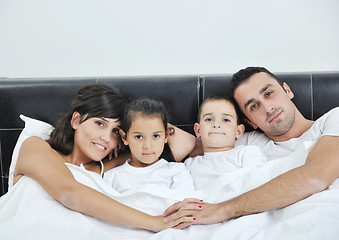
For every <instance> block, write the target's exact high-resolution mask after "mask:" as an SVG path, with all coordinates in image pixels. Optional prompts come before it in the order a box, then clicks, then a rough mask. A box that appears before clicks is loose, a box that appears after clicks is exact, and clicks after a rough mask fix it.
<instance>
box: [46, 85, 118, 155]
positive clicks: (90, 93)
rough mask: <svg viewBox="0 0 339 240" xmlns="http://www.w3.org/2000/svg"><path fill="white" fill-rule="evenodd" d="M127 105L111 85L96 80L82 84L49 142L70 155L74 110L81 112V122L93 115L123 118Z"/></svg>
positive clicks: (53, 146)
mask: <svg viewBox="0 0 339 240" xmlns="http://www.w3.org/2000/svg"><path fill="white" fill-rule="evenodd" d="M124 107H125V98H124V96H123V95H122V94H121V93H120V91H119V90H118V89H117V88H115V87H112V86H111V85H108V84H105V83H101V82H96V83H90V84H86V85H84V86H82V87H81V88H80V89H79V91H78V94H77V96H76V98H75V99H74V100H73V102H72V105H71V108H70V110H69V111H68V112H66V113H64V114H63V115H61V116H60V117H59V118H58V120H57V121H56V122H55V124H54V127H55V129H54V130H53V132H52V133H51V135H50V139H49V140H48V143H49V144H50V145H51V147H52V148H53V149H55V150H56V151H58V152H61V153H62V154H64V155H69V154H70V153H71V152H72V150H73V146H74V132H75V131H74V129H73V127H72V125H71V119H72V115H73V113H74V112H78V113H79V114H80V123H82V122H84V121H86V120H87V119H89V118H92V117H103V118H113V119H121V118H122V114H123V111H124Z"/></svg>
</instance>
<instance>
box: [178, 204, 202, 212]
mask: <svg viewBox="0 0 339 240" xmlns="http://www.w3.org/2000/svg"><path fill="white" fill-rule="evenodd" d="M202 208H203V204H202V203H186V204H182V206H181V208H180V210H201V209H202Z"/></svg>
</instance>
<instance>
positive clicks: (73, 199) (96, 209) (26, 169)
mask: <svg viewBox="0 0 339 240" xmlns="http://www.w3.org/2000/svg"><path fill="white" fill-rule="evenodd" d="M23 175H27V176H29V177H32V178H33V179H35V180H36V181H37V182H38V183H39V184H40V185H41V186H42V187H43V188H44V189H45V190H46V191H47V192H48V193H49V194H50V195H51V196H52V197H53V198H54V199H56V200H57V201H59V202H60V203H61V204H63V205H64V206H65V207H67V208H69V209H72V210H74V211H78V212H81V213H84V214H87V215H89V216H93V217H97V218H101V219H104V220H108V221H111V222H116V223H120V224H125V225H128V226H133V227H138V228H143V229H147V230H151V231H155V232H158V231H161V230H163V229H165V228H168V227H172V226H175V225H177V224H179V223H180V222H181V221H188V220H189V219H187V218H186V217H184V218H182V219H181V220H179V221H174V222H171V223H169V224H165V223H163V222H162V219H163V217H161V216H159V217H153V216H150V215H148V214H145V213H143V212H140V211H137V210H135V209H133V208H130V207H128V206H125V205H123V204H121V203H119V202H117V201H115V200H113V199H111V198H109V197H107V196H106V195H104V194H101V193H99V192H98V191H96V190H94V189H92V188H89V187H87V186H85V185H83V184H81V183H79V182H77V181H76V180H75V179H74V177H73V175H72V173H71V172H70V171H69V169H68V168H67V166H66V165H65V164H64V161H63V159H62V158H61V156H60V155H59V154H58V153H57V152H56V151H54V150H53V149H52V148H51V147H50V145H49V144H48V143H47V142H46V141H44V140H42V139H41V138H38V137H30V138H28V139H27V140H26V141H24V143H23V144H22V146H21V149H20V152H19V157H18V161H17V165H16V169H15V174H14V182H17V181H18V179H19V178H20V177H21V176H23Z"/></svg>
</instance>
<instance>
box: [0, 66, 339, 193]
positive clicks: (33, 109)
mask: <svg viewBox="0 0 339 240" xmlns="http://www.w3.org/2000/svg"><path fill="white" fill-rule="evenodd" d="M276 75H277V77H278V78H280V79H281V80H282V81H285V82H287V84H289V86H290V87H291V89H292V91H293V92H294V94H295V98H294V99H293V101H294V102H295V104H296V105H297V107H298V108H299V109H300V110H301V112H302V113H303V114H304V116H305V117H307V118H308V119H317V118H318V117H319V116H321V115H322V114H324V113H325V112H327V111H328V110H330V109H332V108H333V107H336V106H339V72H319V73H316V72H315V73H276ZM231 77H232V75H231V74H225V75H189V76H142V77H96V78H39V79H0V173H1V182H0V196H1V195H2V194H4V193H5V192H7V184H8V170H9V165H10V161H11V157H12V151H13V149H14V146H15V143H16V140H17V138H18V136H19V134H20V132H21V130H22V129H23V127H24V123H23V121H22V120H21V119H20V118H19V115H20V114H24V115H26V116H28V117H32V118H36V119H39V120H42V121H45V122H48V123H53V122H54V121H55V119H56V117H57V116H58V114H59V113H60V112H62V111H64V110H66V109H67V108H68V107H69V105H70V103H71V100H72V99H73V97H74V96H75V94H76V91H77V90H78V89H79V88H80V86H82V85H83V84H85V83H89V82H95V81H101V82H106V83H109V84H111V85H114V86H116V87H118V88H120V90H121V91H122V92H123V93H125V94H126V95H127V96H130V97H139V96H148V97H151V98H155V99H158V100H161V101H163V102H164V103H165V104H166V106H167V107H168V110H169V112H170V114H171V122H172V123H173V124H175V125H177V126H179V127H180V128H182V129H184V130H186V131H189V132H191V133H193V125H194V123H195V121H196V117H197V112H198V107H199V105H200V103H201V102H202V100H203V99H204V98H206V97H207V96H209V95H210V94H212V93H214V92H228V91H229V81H230V79H231Z"/></svg>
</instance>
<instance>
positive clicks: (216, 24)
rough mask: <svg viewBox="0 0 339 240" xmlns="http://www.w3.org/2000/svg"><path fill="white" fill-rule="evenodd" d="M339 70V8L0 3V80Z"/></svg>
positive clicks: (220, 0)
mask: <svg viewBox="0 0 339 240" xmlns="http://www.w3.org/2000/svg"><path fill="white" fill-rule="evenodd" d="M249 65H256V66H265V67H267V68H268V69H270V70H271V71H274V72H300V71H338V70H339V1H338V0H319V1H315V0H281V1H274V0H270V1H269V0H265V1H264V0H262V1H258V0H231V1H226V0H167V1H164V0H134V1H132V0H121V1H117V0H55V1H52V0H0V77H61V76H67V77H72V76H120V75H129V76H130V75H159V74H160V75H164V74H175V75H177V74H218V73H233V72H235V71H237V70H239V69H240V68H243V67H246V66H249Z"/></svg>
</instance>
